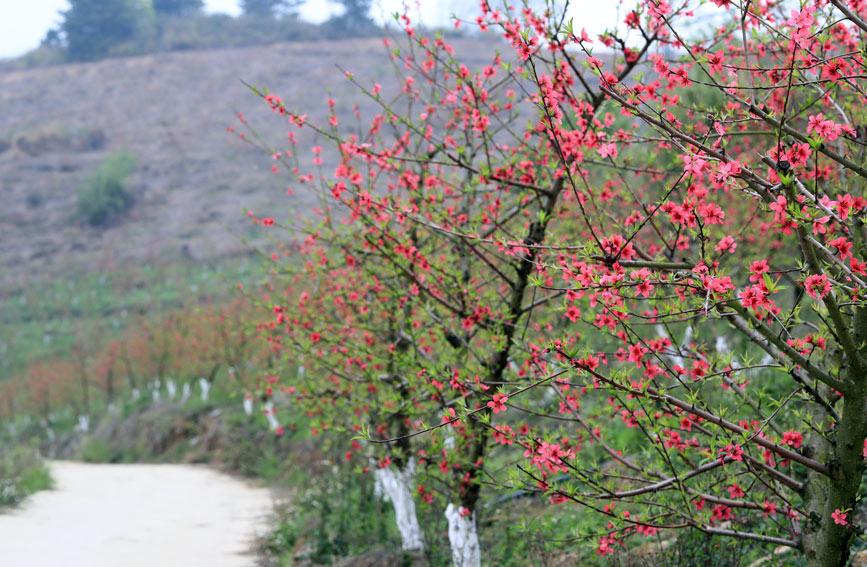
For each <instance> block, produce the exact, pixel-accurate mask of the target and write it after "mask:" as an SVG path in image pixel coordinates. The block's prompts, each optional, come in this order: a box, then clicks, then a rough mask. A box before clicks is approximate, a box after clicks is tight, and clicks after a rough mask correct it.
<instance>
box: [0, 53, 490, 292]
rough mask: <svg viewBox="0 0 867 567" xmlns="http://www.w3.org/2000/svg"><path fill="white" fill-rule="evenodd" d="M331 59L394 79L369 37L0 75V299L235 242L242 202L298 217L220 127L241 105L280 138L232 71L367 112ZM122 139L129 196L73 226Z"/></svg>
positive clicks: (211, 252)
mask: <svg viewBox="0 0 867 567" xmlns="http://www.w3.org/2000/svg"><path fill="white" fill-rule="evenodd" d="M455 43H456V45H457V46H458V49H459V52H460V53H463V54H465V55H467V56H469V58H470V59H469V62H470V63H472V62H473V58H476V59H477V61H478V63H479V64H482V63H484V62H486V61H485V60H483V59H482V58H481V54H482V53H491V49H490V47H487V48H485V49H480V47H481V44H480V43H479V40H472V39H461V40H456V42H455ZM338 63H339V64H340V66H341V67H343V68H345V69H347V70H351V71H353V73H354V74H355V75H356V77H358V78H359V79H361V80H362V81H365V82H369V83H371V84H372V83H373V82H375V81H378V82H381V83H383V84H384V85H385V86H386V88H387V87H388V85H389V84H390V83H391V81H392V77H393V76H394V71H393V69H392V67H391V66H390V65H389V64H388V61H387V59H386V58H385V53H384V48H383V46H382V43H381V41H380V40H378V39H353V40H345V41H319V42H310V43H298V42H295V43H283V44H275V45H270V46H259V47H248V48H237V49H220V50H210V51H191V52H173V53H160V54H155V55H148V56H141V57H133V58H126V59H110V60H105V61H100V62H96V63H87V64H69V65H61V66H54V67H45V68H36V69H29V70H10V71H2V72H0V202H2V206H0V296H2V294H3V293H5V292H9V291H10V290H13V289H15V288H20V287H26V286H28V285H29V284H30V283H31V282H33V281H35V280H37V279H44V278H53V277H56V276H63V277H70V275H74V274H77V273H83V272H92V271H95V270H123V269H124V266H131V265H141V264H142V263H148V262H161V261H168V260H172V259H178V258H192V259H195V260H209V259H214V258H217V257H220V256H223V255H227V254H233V253H236V252H239V251H241V250H243V249H244V245H243V244H242V238H243V236H244V234H245V231H247V230H248V222H247V221H246V220H245V217H244V214H243V209H244V208H250V209H252V210H253V211H257V212H264V211H268V213H269V214H271V215H272V216H275V217H277V218H278V219H279V218H286V217H287V216H288V215H304V214H306V213H307V212H308V211H309V210H310V207H311V206H312V205H313V201H312V196H311V195H309V194H305V193H304V192H303V191H296V193H295V195H294V196H287V195H286V189H287V187H286V178H285V176H275V175H273V174H272V173H271V172H270V168H271V161H270V160H269V159H268V156H265V155H262V154H261V153H259V152H257V151H256V150H254V149H252V148H250V147H249V146H247V145H245V144H243V143H242V142H240V141H239V140H237V139H236V138H235V137H233V136H232V135H231V134H229V133H227V131H226V127H227V126H228V125H230V124H233V123H235V121H236V120H235V113H236V112H238V111H241V112H243V113H244V114H245V116H247V117H248V118H249V120H250V122H251V123H252V124H254V125H256V126H257V127H258V128H260V129H261V131H262V133H263V134H264V135H265V136H266V137H267V138H268V139H269V140H274V141H277V142H279V141H280V140H285V135H286V132H287V131H288V130H289V127H288V126H287V125H286V124H285V123H281V121H280V120H279V119H278V118H277V117H276V116H274V115H273V114H271V113H270V112H269V111H268V109H267V108H266V106H265V105H264V104H263V103H262V102H261V101H259V100H258V99H256V97H255V96H254V95H253V94H252V93H250V92H249V90H248V89H247V88H246V87H244V85H243V84H242V83H241V80H244V81H247V82H249V83H252V84H255V85H258V86H263V87H268V88H269V89H270V90H271V91H273V92H275V93H278V94H280V96H282V97H283V98H284V100H285V101H286V102H287V105H288V106H290V107H293V108H298V109H303V110H304V111H305V112H306V113H307V114H308V115H309V117H310V119H311V120H312V121H316V122H320V123H324V122H325V120H326V111H327V107H326V104H325V98H326V96H325V95H326V93H328V92H330V93H332V95H333V97H334V98H335V99H336V100H337V101H338V106H337V110H338V113H339V115H340V116H341V117H343V118H345V120H354V118H352V104H353V103H356V102H357V103H361V104H362V105H361V112H362V114H363V115H364V114H370V113H372V112H373V110H374V109H373V108H372V106H371V103H369V102H366V101H365V99H364V98H363V97H362V96H361V95H359V94H357V93H356V91H355V89H354V87H352V86H351V85H350V84H349V83H348V82H347V81H346V80H345V79H344V77H343V76H342V74H341V72H340V71H339V70H338V69H337V68H336V64H338ZM308 141H310V140H309V139H308ZM308 145H309V144H308ZM122 149H126V150H128V151H129V152H130V153H131V154H132V155H133V156H134V157H135V158H136V161H137V167H136V169H135V172H134V173H133V175H132V176H131V178H130V179H129V188H130V190H131V191H132V193H133V195H134V198H135V205H134V206H133V207H132V209H131V210H130V211H129V212H128V213H127V214H126V215H125V216H123V217H122V218H120V219H118V220H116V221H115V222H113V223H112V224H110V225H109V226H108V227H104V228H92V227H90V226H87V225H86V224H85V223H83V222H82V221H80V220H79V219H77V218H76V194H77V191H78V188H79V187H80V186H81V185H82V184H83V183H84V182H85V180H86V179H87V178H88V176H89V175H90V174H91V173H92V171H94V170H95V168H97V167H98V165H99V164H100V163H101V162H102V160H104V159H105V158H106V156H108V155H110V154H111V153H112V152H116V151H118V150H122ZM302 157H303V158H305V159H308V158H309V157H312V156H302ZM326 157H327V156H326ZM332 163H333V162H332ZM326 165H329V164H328V161H326Z"/></svg>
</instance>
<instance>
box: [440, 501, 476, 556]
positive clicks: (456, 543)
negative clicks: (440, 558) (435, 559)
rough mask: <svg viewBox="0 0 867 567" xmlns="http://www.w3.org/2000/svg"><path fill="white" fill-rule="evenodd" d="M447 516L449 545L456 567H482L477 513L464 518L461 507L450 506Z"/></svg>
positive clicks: (447, 509)
mask: <svg viewBox="0 0 867 567" xmlns="http://www.w3.org/2000/svg"><path fill="white" fill-rule="evenodd" d="M445 515H446V520H448V523H449V544H450V545H451V548H452V561H453V562H454V564H455V567H480V566H481V564H482V554H481V550H480V549H479V532H478V530H477V529H476V515H475V513H473V514H470V515H469V516H462V515H461V506H455V505H454V504H449V505H448V507H447V508H446V514H445Z"/></svg>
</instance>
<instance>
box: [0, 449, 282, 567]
mask: <svg viewBox="0 0 867 567" xmlns="http://www.w3.org/2000/svg"><path fill="white" fill-rule="evenodd" d="M51 470H52V476H53V477H54V481H55V488H54V489H53V490H48V491H44V492H39V493H37V494H35V495H33V496H31V497H30V498H29V499H28V500H27V501H26V502H25V503H24V504H23V505H22V506H21V507H20V508H18V509H15V510H12V511H10V512H7V513H5V514H0V565H3V567H60V566H63V567H79V566H80V567H139V566H141V567H185V566H199V565H202V566H208V567H236V566H238V567H240V566H252V565H255V564H256V556H255V554H254V553H253V551H252V547H253V539H254V538H255V537H256V536H257V535H262V534H264V533H266V531H267V528H268V516H269V514H270V513H271V510H272V502H271V495H270V493H269V492H268V490H265V489H262V488H256V487H254V486H252V485H250V484H248V483H246V482H244V481H242V480H238V479H235V478H232V477H229V476H226V475H222V474H220V473H217V472H215V471H213V470H211V469H209V468H206V467H200V466H188V465H90V464H83V463H70V462H53V463H51Z"/></svg>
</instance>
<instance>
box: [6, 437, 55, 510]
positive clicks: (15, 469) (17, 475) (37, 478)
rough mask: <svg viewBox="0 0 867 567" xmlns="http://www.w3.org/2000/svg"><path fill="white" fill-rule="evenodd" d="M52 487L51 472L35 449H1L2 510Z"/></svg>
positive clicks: (20, 446) (11, 446)
mask: <svg viewBox="0 0 867 567" xmlns="http://www.w3.org/2000/svg"><path fill="white" fill-rule="evenodd" d="M52 485H53V481H52V479H51V472H50V471H49V470H48V467H47V466H46V465H45V463H44V462H43V460H42V458H41V457H40V456H39V452H38V450H37V449H36V448H35V447H33V446H30V445H9V446H6V447H5V448H4V447H0V510H3V509H4V508H7V507H11V506H16V505H17V504H20V503H21V502H22V501H23V500H24V499H25V498H27V497H28V496H30V495H31V494H34V493H36V492H39V491H40V490H47V489H49V488H51V487H52Z"/></svg>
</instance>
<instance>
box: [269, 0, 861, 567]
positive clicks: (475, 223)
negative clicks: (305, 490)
mask: <svg viewBox="0 0 867 567" xmlns="http://www.w3.org/2000/svg"><path fill="white" fill-rule="evenodd" d="M700 4H701V5H700ZM482 10H483V13H482V15H481V16H480V17H479V18H478V20H476V22H475V24H476V25H477V26H478V27H479V28H481V29H482V30H483V31H485V30H496V31H497V32H498V33H499V34H500V35H501V36H502V37H503V38H504V39H505V40H506V41H507V42H508V43H509V44H510V45H511V46H512V48H513V54H512V56H511V57H508V58H507V57H503V56H502V55H500V54H496V55H492V57H491V62H490V64H489V65H487V66H485V67H484V68H482V69H479V70H472V69H470V68H468V67H467V66H466V65H464V64H462V63H461V61H460V59H459V58H458V56H457V55H456V50H455V48H454V47H453V46H452V45H450V44H448V43H447V42H446V41H444V40H443V39H442V38H427V37H423V36H422V35H421V34H420V33H419V32H418V31H417V30H416V29H414V27H413V26H412V23H411V22H410V20H409V18H408V17H407V16H403V17H402V18H401V23H402V24H403V25H404V27H405V30H406V34H407V35H406V44H405V45H402V46H401V47H399V48H398V47H395V48H394V49H393V50H392V52H391V56H392V58H393V59H394V62H395V63H396V65H395V68H397V69H399V70H400V73H401V76H400V78H399V79H400V80H399V84H400V88H399V90H397V92H390V93H386V92H382V88H381V87H380V86H379V85H367V84H365V83H364V81H363V80H362V79H361V78H358V77H355V76H353V75H351V74H347V79H348V80H350V81H353V82H354V83H355V84H356V85H357V86H358V89H359V92H360V93H361V94H362V95H363V96H366V97H369V98H370V99H371V100H372V101H373V102H374V103H376V104H377V105H379V108H380V109H381V111H380V112H379V113H378V114H377V115H376V116H374V117H372V119H371V121H370V123H369V125H368V127H366V128H365V129H363V130H359V128H358V126H357V125H356V124H352V125H349V126H346V127H344V126H343V125H342V124H341V122H340V118H339V117H338V116H337V115H333V116H332V117H331V119H330V121H329V124H328V125H315V124H309V123H308V122H307V121H306V119H305V115H304V113H303V111H302V110H297V111H296V110H295V109H291V108H289V107H287V105H286V104H284V102H283V101H282V100H281V99H280V98H279V97H278V96H277V95H275V94H265V93H261V94H262V95H263V97H264V98H265V100H266V102H267V103H268V104H269V105H270V107H271V108H272V109H273V110H274V112H275V113H277V114H278V115H279V116H280V118H281V119H283V120H286V121H287V123H288V124H289V125H290V127H291V128H310V129H313V130H314V131H315V132H316V134H317V136H318V138H319V139H320V141H322V142H328V143H330V144H331V145H332V146H333V148H334V150H335V152H336V153H337V155H339V157H340V160H339V165H338V167H337V168H336V169H335V170H334V171H333V173H332V174H330V175H324V174H322V175H317V174H316V173H311V172H310V171H314V170H310V171H308V170H309V169H310V168H309V164H307V163H306V162H305V161H302V160H301V159H300V158H299V156H304V155H306V154H307V151H306V150H305V149H304V148H299V147H296V146H295V145H294V144H293V145H291V146H290V147H288V148H277V149H273V148H268V151H269V154H270V155H273V156H274V157H276V158H278V159H280V160H281V161H282V162H283V163H284V164H285V166H286V170H287V172H288V173H289V175H291V176H292V177H293V179H294V180H295V181H294V182H295V183H296V184H297V185H299V186H312V187H313V188H312V189H311V190H316V188H317V187H318V188H319V189H320V190H321V198H322V202H323V204H324V207H323V211H322V218H321V220H320V222H319V223H318V224H315V225H311V226H307V227H301V228H299V227H293V229H295V230H300V231H301V233H302V237H301V239H300V241H299V246H300V255H296V254H285V255H282V256H281V255H275V259H276V260H275V265H274V269H273V271H272V280H271V284H270V285H269V287H268V288H267V289H266V291H265V293H264V294H263V301H264V302H265V303H266V304H267V305H268V313H270V316H271V321H270V322H269V323H268V324H266V325H263V327H262V328H261V331H262V333H263V334H265V335H267V336H268V341H269V342H268V344H269V347H270V349H271V352H272V355H273V357H274V358H275V359H279V360H282V365H283V366H282V370H280V371H279V372H276V373H274V375H275V376H276V378H277V379H279V380H280V381H281V382H282V386H283V389H284V390H285V392H287V393H289V394H291V395H292V396H293V404H294V406H293V408H292V411H294V412H297V411H299V410H301V411H304V412H305V413H306V415H307V416H308V418H309V422H310V426H311V428H313V429H314V430H315V431H319V432H322V431H328V432H332V433H333V434H335V435H337V438H342V439H343V440H344V442H345V443H346V446H347V450H348V453H347V456H346V457H347V459H350V460H352V459H356V460H357V459H359V458H360V459H361V460H362V461H366V460H367V459H372V462H373V463H375V465H374V468H375V469H376V470H377V471H378V472H377V475H378V476H379V477H380V480H381V481H382V482H383V484H384V485H385V486H389V487H390V488H389V490H390V492H389V494H390V496H391V499H392V501H393V503H394V504H395V509H396V519H397V521H398V524H399V527H400V530H401V534H402V536H403V541H404V547H405V548H406V549H420V548H423V546H424V540H423V537H421V535H420V533H421V530H420V528H419V526H418V520H417V519H416V516H415V502H416V501H418V500H423V501H425V502H428V503H432V504H433V505H440V506H442V509H443V511H444V513H445V515H446V518H447V521H448V533H449V539H450V541H451V544H452V552H453V559H454V563H455V564H456V565H458V566H463V567H473V566H477V565H479V564H480V562H481V551H480V546H479V539H478V529H479V516H480V514H483V513H485V512H484V510H483V508H482V503H483V501H485V498H486V497H487V496H486V495H491V494H496V493H497V492H498V491H509V492H513V491H515V490H520V491H522V493H524V494H536V495H538V496H540V497H544V498H545V499H547V501H548V502H550V503H551V505H552V507H553V508H552V513H555V512H554V510H556V509H557V508H556V507H557V506H578V507H580V508H581V509H583V510H586V512H587V513H588V514H595V515H596V516H597V517H598V522H596V523H595V524H592V525H591V526H589V527H588V526H587V525H582V526H572V527H568V526H567V527H566V528H565V531H564V532H558V533H550V534H548V535H550V537H552V538H555V537H557V538H567V540H568V541H574V542H581V541H586V540H587V539H591V540H592V541H593V542H594V546H595V547H596V551H597V553H598V554H600V555H602V556H605V555H608V554H611V553H615V552H617V551H618V550H622V549H628V548H629V546H630V545H631V542H632V541H633V540H639V541H640V540H641V539H643V538H650V537H657V536H659V537H673V536H676V535H677V534H678V533H679V532H682V531H683V530H695V531H699V532H702V533H704V534H707V535H709V536H713V537H720V538H734V539H737V540H742V541H748V542H753V543H758V544H761V545H766V546H768V553H770V552H771V551H772V550H773V549H774V548H776V547H779V546H783V547H785V548H787V549H789V550H790V552H791V553H798V554H801V555H803V556H804V557H805V558H806V560H807V562H808V563H809V564H810V565H823V566H838V565H843V564H845V563H846V561H847V558H848V556H849V553H850V549H851V548H852V546H853V544H854V542H855V541H856V537H862V534H863V532H862V530H861V528H860V527H859V526H858V512H857V509H858V506H859V503H860V502H861V498H862V496H863V492H862V488H861V487H862V478H863V472H864V457H865V451H867V447H865V438H867V372H865V371H867V304H865V301H867V300H865V296H864V294H865V286H867V284H865V282H867V234H865V229H864V220H865V213H867V200H865V196H864V187H865V178H867V170H865V167H864V165H863V164H864V158H865V151H867V139H865V129H864V120H865V114H864V112H865V110H864V107H863V100H864V96H865V95H864V81H863V77H864V66H865V61H864V59H863V46H864V39H863V38H864V34H865V33H867V24H865V21H867V7H865V6H864V5H863V3H861V4H858V5H855V4H852V3H850V4H849V5H847V4H846V3H845V2H843V1H837V0H832V1H830V2H828V1H824V0H820V1H815V2H806V3H801V5H798V6H793V5H792V4H791V3H788V2H774V1H769V2H760V3H756V2H753V3H751V2H747V3H738V2H731V1H728V0H714V1H713V2H712V3H709V4H703V3H699V2H692V1H690V0H679V1H677V2H667V1H664V0H640V1H639V2H636V3H635V5H634V6H633V7H632V9H629V10H625V11H624V12H623V16H624V17H623V20H622V22H621V25H620V26H618V27H617V28H616V29H614V30H611V31H609V32H606V33H604V34H602V35H601V36H599V37H595V38H591V37H589V36H588V35H587V33H586V32H585V31H584V30H583V29H582V28H581V24H580V22H573V21H572V20H571V19H569V17H568V14H567V13H566V11H565V8H564V7H563V6H557V5H553V4H552V5H549V6H548V7H547V9H545V10H543V11H541V12H536V11H534V10H532V9H530V8H529V7H527V6H525V7H524V8H523V9H517V8H515V7H510V6H504V7H502V8H500V9H495V8H494V7H492V6H490V5H489V3H488V2H482ZM699 15H703V16H709V17H710V19H706V20H704V21H705V22H708V21H713V22H717V23H716V24H715V25H714V28H713V29H712V30H710V29H707V27H706V26H705V27H704V29H697V28H696V27H695V26H692V25H691V24H692V23H693V22H694V21H695V20H696V18H697V17H698V16H699ZM463 24H464V25H466V22H465V23H463ZM329 104H330V107H331V108H332V109H333V108H334V107H335V103H334V101H329ZM295 139H296V138H295V136H294V135H290V136H289V140H290V143H292V142H293V141H294V140H295ZM320 151H321V150H320V149H319V148H314V155H316V156H317V158H316V159H314V163H320V161H319V158H318V155H319V152H320ZM261 220H262V224H263V225H265V226H268V227H271V226H273V225H274V224H275V221H274V219H272V218H263V219H261ZM299 360H303V365H304V366H305V370H306V371H305V372H299V371H298V370H297V365H298V363H299ZM278 368H279V367H278ZM353 437H361V438H363V439H365V440H367V444H366V445H364V444H360V443H358V442H357V441H356V442H352V438H353ZM488 501H489V502H496V500H493V499H490V500H488ZM494 507H495V505H494ZM488 510H490V508H488ZM493 529H496V528H493ZM672 534H673V535H672Z"/></svg>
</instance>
